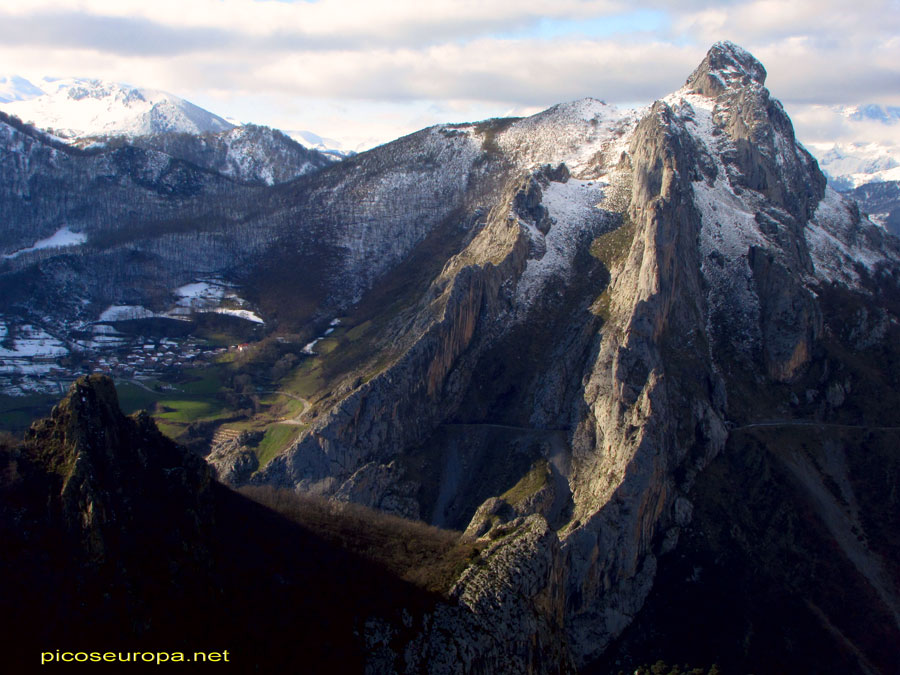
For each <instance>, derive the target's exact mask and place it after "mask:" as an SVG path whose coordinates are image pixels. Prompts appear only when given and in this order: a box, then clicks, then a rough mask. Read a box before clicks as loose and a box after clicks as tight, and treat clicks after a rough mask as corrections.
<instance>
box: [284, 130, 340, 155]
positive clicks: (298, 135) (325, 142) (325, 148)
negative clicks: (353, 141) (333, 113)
mask: <svg viewBox="0 0 900 675" xmlns="http://www.w3.org/2000/svg"><path fill="white" fill-rule="evenodd" d="M283 133H285V134H287V135H288V136H290V137H291V138H293V139H294V140H295V141H297V142H298V143H300V144H302V145H304V146H306V147H307V148H311V149H313V150H318V151H319V152H321V153H324V154H326V155H331V156H332V157H337V158H344V157H351V156H352V155H355V154H356V153H357V151H358V150H353V149H350V148H347V147H345V146H344V144H343V143H342V142H341V141H339V140H336V139H334V138H326V137H324V136H319V134H317V133H315V132H312V131H309V130H307V129H299V130H298V129H285V130H283Z"/></svg>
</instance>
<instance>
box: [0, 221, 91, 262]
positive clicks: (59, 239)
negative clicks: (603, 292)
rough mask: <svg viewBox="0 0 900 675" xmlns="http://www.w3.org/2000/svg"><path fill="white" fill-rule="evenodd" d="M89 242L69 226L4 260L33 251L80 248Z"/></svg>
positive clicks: (9, 255)
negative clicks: (70, 247)
mask: <svg viewBox="0 0 900 675" xmlns="http://www.w3.org/2000/svg"><path fill="white" fill-rule="evenodd" d="M86 241H87V235H85V234H84V233H82V232H73V231H72V230H70V229H69V228H68V227H67V226H66V227H61V228H59V229H58V230H57V231H56V232H54V233H53V234H51V235H50V236H49V237H47V238H46V239H41V240H40V241H36V242H34V244H32V245H31V246H29V247H28V248H22V249H19V250H18V251H13V252H12V253H10V254H8V255H5V256H3V257H4V258H16V257H18V256H20V255H22V254H23V253H30V252H31V251H40V250H42V249H45V248H62V247H64V246H79V245H81V244H83V243H85V242H86Z"/></svg>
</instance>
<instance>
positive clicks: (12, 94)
mask: <svg viewBox="0 0 900 675" xmlns="http://www.w3.org/2000/svg"><path fill="white" fill-rule="evenodd" d="M7 81H8V82H9V83H10V84H9V86H8V87H5V88H4V89H0V97H3V98H6V99H7V100H6V101H4V103H3V106H2V109H3V110H4V111H5V112H7V113H9V114H11V115H15V116H17V117H18V118H19V119H21V120H23V121H25V122H29V123H32V124H34V126H36V127H39V128H42V129H47V130H51V131H52V132H53V133H54V134H55V135H56V136H59V137H61V138H64V139H67V140H68V139H71V140H76V139H83V138H87V137H92V136H120V135H124V136H143V135H148V134H158V133H167V132H184V133H191V134H202V133H209V132H212V133H216V132H220V131H226V130H228V129H231V128H233V127H234V125H233V124H230V123H229V122H227V121H225V120H224V119H223V118H221V117H219V116H218V115H214V114H213V113H211V112H209V111H207V110H204V109H203V108H200V107H199V106H196V105H194V104H193V103H191V102H189V101H186V100H184V99H183V98H180V97H178V96H175V95H174V94H169V93H167V92H164V91H158V90H155V89H143V88H139V87H132V86H129V85H126V84H120V83H116V82H108V81H104V80H96V79H85V78H75V77H73V78H62V79H49V78H45V79H44V80H43V81H41V83H40V87H36V86H34V85H33V84H31V83H30V82H28V81H27V80H25V79H23V78H16V77H12V78H8V79H7ZM35 90H37V92H39V93H37V94H36V95H35ZM3 98H0V101H2V100H3Z"/></svg>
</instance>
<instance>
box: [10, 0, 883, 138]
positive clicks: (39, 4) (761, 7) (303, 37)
mask: <svg viewBox="0 0 900 675" xmlns="http://www.w3.org/2000/svg"><path fill="white" fill-rule="evenodd" d="M722 39H728V40H732V41H734V42H737V43H738V44H740V45H742V46H743V47H745V48H747V49H749V50H750V51H751V52H752V53H754V54H755V55H756V56H757V58H759V59H760V60H761V61H762V62H763V63H764V65H765V66H766V68H767V70H768V72H769V79H768V81H767V84H768V86H769V89H770V90H771V91H772V93H773V94H774V95H775V96H776V97H777V98H779V99H781V100H782V101H783V102H784V103H785V105H786V107H787V108H788V111H789V112H790V113H791V114H792V117H793V118H794V121H795V124H796V125H797V128H798V132H799V136H800V137H801V139H802V140H804V141H806V142H816V141H823V140H830V139H835V138H842V137H845V136H847V135H848V134H849V135H853V137H854V138H856V139H863V140H880V141H882V142H885V143H894V142H896V141H900V138H896V139H895V138H893V137H892V134H893V135H895V136H896V135H897V133H898V132H900V124H895V125H892V126H888V125H884V124H880V123H874V122H873V123H869V124H863V123H851V122H849V121H847V120H846V118H844V117H841V116H840V115H836V114H835V113H834V111H833V106H837V105H854V104H867V103H876V104H880V105H882V106H887V105H895V106H896V105H900V0H853V1H852V2H848V1H847V0H791V2H786V1H784V0H731V1H720V2H711V1H706V0H681V1H680V2H672V1H665V0H644V1H642V0H390V1H389V2H385V1H381V0H309V1H307V0H299V1H294V2H289V1H288V2H286V1H281V0H153V2H146V0H140V1H139V2H132V1H130V0H28V1H27V2H23V1H22V0H0V71H4V72H5V74H10V75H12V74H16V75H21V76H24V77H27V78H29V79H32V80H38V79H40V78H41V77H43V76H57V77H63V76H83V77H99V78H105V79H111V80H116V81H120V82H127V83H130V84H134V85H139V86H144V87H151V88H157V89H163V90H166V91H170V92H172V93H174V94H177V95H179V96H182V97H184V98H187V99H189V100H191V101H193V102H195V103H197V104H198V105H201V106H203V107H205V108H208V109H209V110H211V111H213V112H216V113H218V114H220V115H227V116H231V117H234V118H237V119H240V120H243V121H252V122H257V123H261V124H268V125H271V126H275V127H279V128H283V129H311V130H313V131H315V132H317V133H319V134H321V135H324V136H331V137H334V138H338V139H342V140H345V141H346V142H347V145H349V146H353V145H356V144H357V143H363V144H366V145H371V144H372V143H374V142H379V141H386V140H389V139H391V138H394V137H396V136H398V135H401V134H404V133H408V132H410V131H413V130H415V129H418V128H421V127H423V126H427V125H429V124H433V123H436V122H447V121H472V120H477V119H483V118H486V117H492V116H498V115H504V114H510V113H513V114H523V113H530V112H535V111H537V110H540V109H542V108H545V107H547V106H549V105H552V104H553V103H556V102H559V101H565V100H571V99H577V98H582V97H585V96H593V97H596V98H600V99H603V100H605V101H607V102H609V103H620V104H625V105H633V104H644V103H648V102H651V101H652V100H654V99H656V98H658V97H661V96H664V95H665V94H667V93H669V92H671V91H673V90H675V89H677V88H678V87H679V86H681V84H682V83H683V82H684V80H685V78H686V77H687V76H688V75H689V74H690V72H691V71H692V70H693V68H694V67H695V66H696V65H697V64H698V63H699V62H700V60H701V59H702V58H703V55H704V54H705V52H706V50H707V49H708V48H709V46H710V45H711V44H712V43H713V42H715V41H717V40H722Z"/></svg>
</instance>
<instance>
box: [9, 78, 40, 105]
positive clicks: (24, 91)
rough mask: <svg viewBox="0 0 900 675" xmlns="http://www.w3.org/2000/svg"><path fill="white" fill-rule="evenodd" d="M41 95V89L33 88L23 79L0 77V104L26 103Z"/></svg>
mask: <svg viewBox="0 0 900 675" xmlns="http://www.w3.org/2000/svg"><path fill="white" fill-rule="evenodd" d="M43 94H44V91H43V90H42V89H40V88H38V87H35V86H34V85H33V84H31V82H29V81H28V80H26V79H25V78H24V77H19V76H18V75H0V103H12V102H13V101H27V100H29V99H32V98H35V97H37V96H42V95H43Z"/></svg>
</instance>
